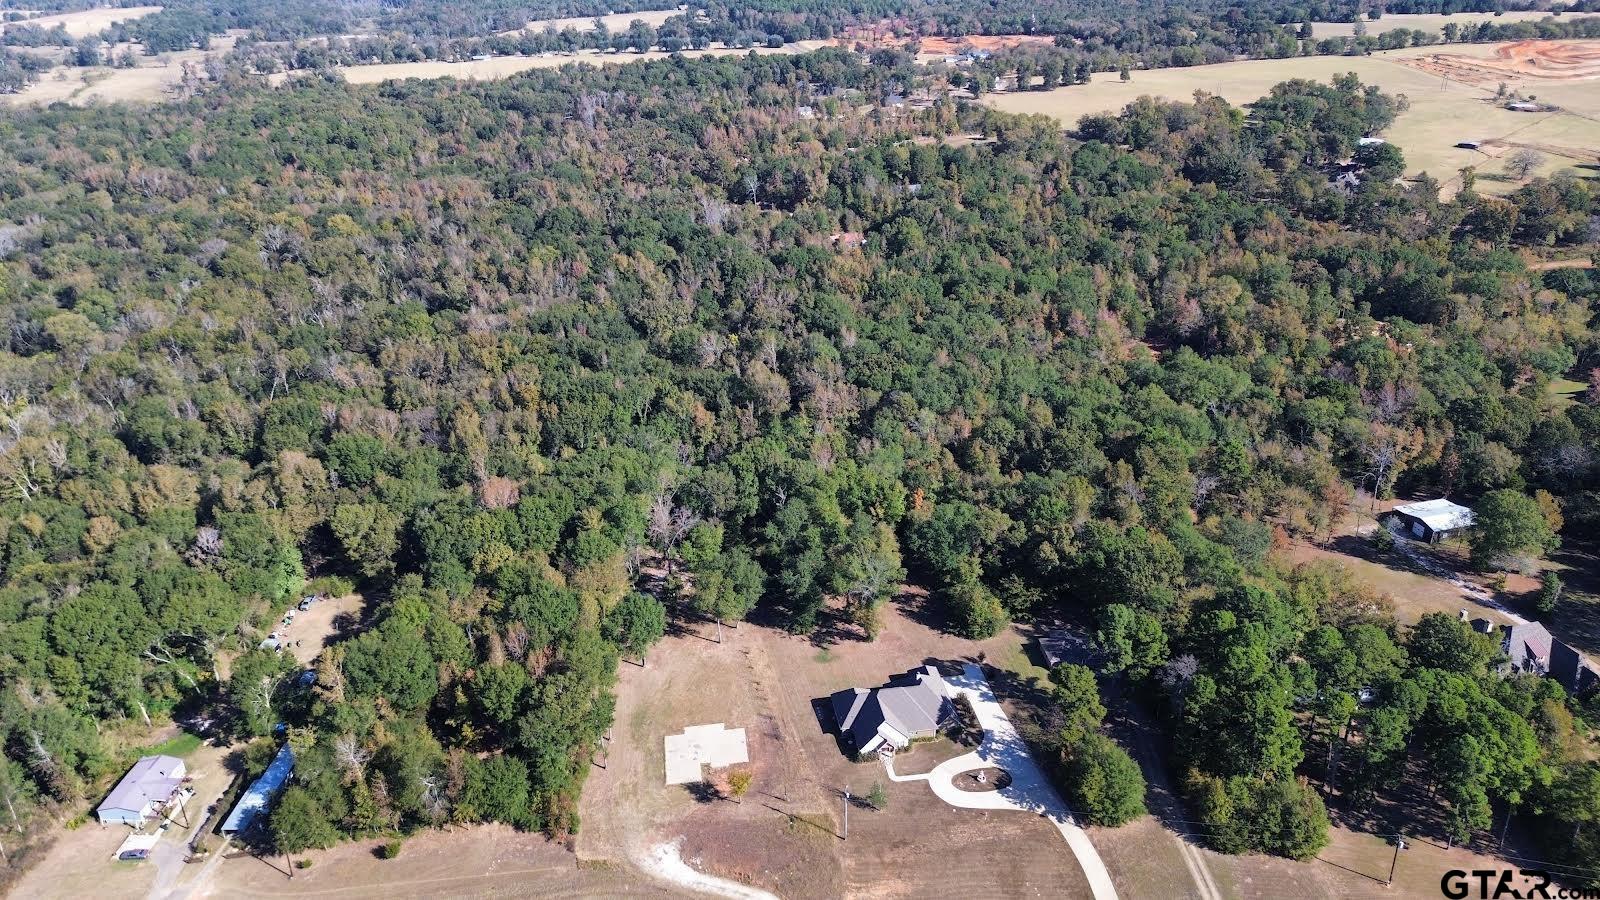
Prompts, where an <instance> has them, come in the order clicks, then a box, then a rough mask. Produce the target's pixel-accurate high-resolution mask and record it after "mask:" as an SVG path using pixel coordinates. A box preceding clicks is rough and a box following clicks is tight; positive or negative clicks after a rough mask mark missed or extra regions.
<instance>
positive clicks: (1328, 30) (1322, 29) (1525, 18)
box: [1311, 9, 1581, 38]
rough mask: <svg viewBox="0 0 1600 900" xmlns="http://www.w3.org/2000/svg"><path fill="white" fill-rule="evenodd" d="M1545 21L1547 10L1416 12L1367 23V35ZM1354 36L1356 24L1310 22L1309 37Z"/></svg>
mask: <svg viewBox="0 0 1600 900" xmlns="http://www.w3.org/2000/svg"><path fill="white" fill-rule="evenodd" d="M1572 15H1573V16H1574V17H1576V16H1579V15H1581V14H1580V13H1572ZM1548 18H1550V13H1549V12H1548V11H1546V10H1537V9H1523V10H1508V11H1506V12H1503V13H1500V14H1498V15H1496V14H1495V13H1486V12H1458V13H1453V14H1451V15H1448V16H1446V15H1440V14H1438V13H1415V14H1411V15H1398V14H1392V13H1386V14H1384V16H1383V18H1381V19H1378V20H1377V21H1371V20H1368V22H1367V34H1368V35H1370V36H1372V37H1377V36H1378V35H1380V34H1383V33H1385V32H1388V31H1400V30H1401V29H1406V30H1409V31H1426V32H1429V33H1431V34H1439V33H1440V32H1442V31H1443V30H1444V26H1446V25H1448V24H1450V23H1451V22H1454V23H1455V24H1457V25H1461V26H1467V25H1477V24H1479V23H1482V22H1493V23H1495V24H1497V25H1509V24H1511V23H1512V22H1537V21H1539V20H1540V19H1548ZM1558 18H1559V17H1558ZM1355 33H1356V23H1354V22H1312V23H1311V36H1312V37H1313V38H1330V37H1354V36H1355Z"/></svg>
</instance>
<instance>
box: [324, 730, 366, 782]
mask: <svg viewBox="0 0 1600 900" xmlns="http://www.w3.org/2000/svg"><path fill="white" fill-rule="evenodd" d="M371 756H372V754H370V753H368V752H367V751H366V749H365V748H364V747H362V746H361V741H360V740H359V739H357V738H356V736H355V735H353V734H341V735H339V736H338V737H336V738H334V739H333V759H334V762H336V763H338V765H339V768H340V770H342V771H343V772H344V777H345V782H346V783H347V784H354V783H355V782H357V781H360V780H361V778H362V775H363V773H364V772H365V771H366V767H367V760H368V759H370V758H371Z"/></svg>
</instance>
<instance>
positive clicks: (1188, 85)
mask: <svg viewBox="0 0 1600 900" xmlns="http://www.w3.org/2000/svg"><path fill="white" fill-rule="evenodd" d="M1552 43H1555V42H1552ZM1560 43H1563V44H1573V45H1585V44H1587V45H1591V46H1592V45H1595V44H1600V42H1593V41H1590V42H1581V41H1568V42H1560ZM1506 46H1510V45H1507V44H1499V45H1496V44H1482V45H1452V46H1451V47H1450V50H1451V52H1456V51H1458V50H1459V51H1460V52H1461V53H1462V54H1463V55H1468V56H1473V57H1477V58H1482V59H1485V60H1490V59H1495V58H1497V55H1496V52H1497V50H1498V49H1499V48H1502V47H1506ZM1439 51H1440V48H1438V47H1420V48H1410V49H1407V50H1395V51H1390V52H1387V53H1375V54H1373V55H1371V56H1315V57H1300V58H1296V59H1272V60H1246V61H1242V62H1231V63H1221V64H1219V65H1214V66H1195V67H1192V68H1187V69H1154V70H1148V71H1136V72H1134V73H1133V80H1132V81H1131V82H1128V83H1123V82H1122V81H1120V80H1119V79H1118V77H1117V75H1116V73H1114V72H1112V73H1107V72H1100V73H1096V74H1095V76H1094V78H1093V79H1092V80H1091V82H1090V83H1089V84H1087V85H1077V86H1073V87H1063V88H1057V89H1055V90H1051V91H1027V92H1021V93H1015V92H1013V93H1006V94H990V95H986V96H985V97H984V98H983V102H985V103H987V104H989V105H990V106H993V107H995V108H996V109H1001V110H1005V111H1007V112H1017V113H1039V114H1043V115H1048V116H1052V117H1054V118H1057V119H1060V120H1061V121H1062V122H1063V123H1065V124H1067V125H1069V126H1070V125H1073V124H1075V123H1076V122H1077V121H1078V119H1080V118H1082V117H1083V116H1086V115H1091V114H1095V113H1115V112H1118V111H1119V110H1121V109H1122V108H1123V107H1124V106H1126V105H1127V104H1129V103H1131V102H1132V101H1134V100H1136V99H1138V98H1139V97H1141V96H1154V97H1163V98H1166V99H1169V100H1189V99H1191V98H1192V97H1193V95H1194V92H1195V91H1197V90H1204V91H1209V92H1211V93H1214V94H1217V95H1218V96H1221V97H1222V98H1224V99H1226V100H1227V101H1228V102H1230V103H1235V104H1244V103H1249V102H1251V101H1253V100H1255V99H1257V98H1259V97H1261V96H1263V95H1265V94H1266V93H1268V92H1269V91H1270V90H1271V88H1272V86H1273V85H1275V84H1278V83H1279V82H1282V81H1287V80H1289V79H1293V78H1312V79H1316V80H1318V81H1324V82H1326V81H1328V80H1329V79H1331V78H1332V77H1333V76H1335V75H1337V74H1341V73H1344V72H1354V73H1355V74H1356V75H1357V76H1358V77H1360V78H1361V80H1362V81H1363V82H1366V83H1368V84H1376V85H1378V86H1380V87H1381V88H1383V90H1385V91H1386V92H1389V93H1392V94H1405V95H1406V97H1407V99H1408V100H1409V101H1410V104H1411V108H1410V109H1409V110H1408V111H1406V112H1405V113H1403V114H1401V116H1400V117H1399V118H1398V119H1396V120H1395V123H1394V125H1393V126H1391V127H1390V128H1389V130H1388V131H1387V132H1386V133H1385V135H1384V137H1387V138H1388V139H1389V140H1391V141H1393V142H1394V143H1395V144H1397V145H1398V146H1399V147H1400V148H1401V150H1403V151H1404V152H1405V156H1406V164H1407V171H1408V173H1409V174H1416V173H1419V172H1427V173H1428V174H1430V175H1432V176H1433V177H1435V178H1437V179H1439V181H1441V182H1443V183H1444V188H1445V191H1446V193H1450V192H1453V190H1454V189H1455V186H1454V183H1453V182H1454V180H1455V179H1456V177H1457V176H1456V173H1457V171H1458V170H1459V169H1461V168H1462V167H1463V166H1475V167H1477V170H1478V172H1479V173H1480V174H1481V175H1483V176H1485V177H1483V178H1480V180H1479V182H1478V189H1479V190H1481V191H1484V192H1497V191H1499V192H1505V191H1509V190H1511V189H1513V188H1515V186H1516V185H1515V184H1514V183H1511V182H1508V181H1496V180H1494V179H1495V178H1496V177H1497V176H1498V175H1499V174H1500V173H1501V172H1502V171H1503V166H1502V163H1501V157H1503V156H1504V155H1506V153H1505V151H1506V150H1509V149H1514V148H1515V147H1517V146H1520V145H1522V144H1523V143H1526V144H1528V145H1530V146H1534V147H1535V148H1536V149H1538V150H1540V151H1541V152H1543V153H1545V155H1546V161H1545V164H1544V166H1543V167H1542V168H1541V170H1540V171H1539V173H1538V174H1545V175H1548V174H1553V173H1554V172H1557V171H1562V170H1569V169H1570V170H1574V171H1578V172H1585V171H1587V170H1581V169H1574V167H1575V166H1578V165H1592V164H1594V163H1595V162H1597V160H1600V84H1596V83H1595V82H1594V81H1587V80H1552V79H1545V78H1539V77H1532V76H1528V77H1523V78H1510V79H1506V80H1507V81H1508V84H1509V86H1510V87H1511V88H1513V89H1516V90H1522V91H1523V92H1524V93H1530V94H1533V95H1535V96H1537V97H1538V98H1539V99H1540V100H1541V101H1545V102H1552V103H1556V104H1558V105H1560V106H1562V107H1563V108H1564V109H1563V111H1561V112H1541V113H1522V112H1512V111H1510V110H1507V109H1502V108H1499V107H1498V106H1496V105H1495V104H1494V103H1493V102H1492V101H1493V97H1494V91H1493V89H1492V87H1489V86H1484V85H1480V84H1467V83H1463V82H1461V81H1457V80H1453V79H1452V78H1446V77H1441V76H1439V75H1435V74H1430V73H1429V72H1425V71H1422V70H1421V69H1420V68H1417V67H1416V66H1417V65H1418V64H1419V62H1420V58H1421V57H1425V56H1428V55H1432V54H1436V53H1438V52H1439ZM1465 140H1478V141H1488V142H1494V143H1492V144H1490V145H1489V146H1486V147H1485V148H1484V150H1483V151H1479V150H1464V149H1459V148H1457V147H1456V146H1455V144H1456V143H1457V142H1459V141H1465ZM1485 151H1487V152H1485ZM1558 154H1560V155H1558Z"/></svg>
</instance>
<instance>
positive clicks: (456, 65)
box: [269, 47, 803, 84]
mask: <svg viewBox="0 0 1600 900" xmlns="http://www.w3.org/2000/svg"><path fill="white" fill-rule="evenodd" d="M751 52H755V53H760V54H768V53H799V52H803V50H802V48H799V47H780V48H778V49H776V50H771V49H768V48H765V47H757V48H755V49H754V50H753V51H752V50H740V49H737V48H733V47H712V48H710V49H708V50H685V51H683V56H684V58H686V59H699V58H701V57H704V56H734V55H740V54H745V53H751ZM668 56H671V54H670V53H663V52H661V51H659V50H652V51H650V52H649V53H596V52H594V51H587V52H583V53H546V54H541V55H539V56H496V57H493V58H491V59H474V60H468V61H466V62H443V61H440V60H425V61H423V62H410V63H380V64H377V65H370V66H340V67H339V72H340V74H342V75H343V76H344V80H345V81H347V82H349V83H351V84H376V83H378V82H381V81H391V80H394V79H404V78H461V79H466V80H473V81H492V80H494V79H497V78H506V77H509V76H511V75H515V74H517V73H518V72H526V71H528V70H530V69H559V68H561V67H562V66H565V65H570V64H574V63H576V64H578V65H584V66H606V65H623V64H625V63H632V62H650V61H652V60H657V59H666V58H667V57H668ZM286 78H287V76H285V75H283V74H282V73H279V74H278V75H275V76H272V77H271V78H269V81H270V82H271V83H273V84H282V83H283V82H284V81H285V80H286Z"/></svg>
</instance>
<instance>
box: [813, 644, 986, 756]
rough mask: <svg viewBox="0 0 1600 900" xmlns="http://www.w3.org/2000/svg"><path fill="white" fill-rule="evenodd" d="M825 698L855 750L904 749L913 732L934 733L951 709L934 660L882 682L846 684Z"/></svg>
mask: <svg viewBox="0 0 1600 900" xmlns="http://www.w3.org/2000/svg"><path fill="white" fill-rule="evenodd" d="M829 702H830V705H831V706H832V708H833V719H834V722H835V723H837V724H838V727H839V733H840V734H841V735H842V736H844V737H846V738H848V739H849V741H850V743H851V745H852V746H854V747H855V750H856V752H857V753H858V754H866V753H873V752H876V751H878V750H881V749H883V748H884V747H892V748H894V749H896V750H900V749H903V748H905V747H907V746H909V745H910V744H911V742H912V741H913V740H915V739H917V738H928V737H933V736H934V735H935V734H938V733H939V729H941V728H943V727H945V726H946V725H948V724H950V723H951V722H954V721H955V715H956V708H955V704H954V703H952V702H951V700H950V690H949V687H948V686H947V685H946V684H945V680H944V676H943V675H940V674H939V670H938V669H935V668H934V667H933V666H924V667H923V668H922V669H914V670H912V671H911V672H908V673H907V674H905V675H903V676H901V677H899V678H894V679H890V681H889V683H888V684H887V685H884V686H883V687H877V688H872V689H870V690H869V689H867V688H845V689H844V690H842V691H839V692H837V693H835V694H834V695H833V696H832V697H830V698H829Z"/></svg>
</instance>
